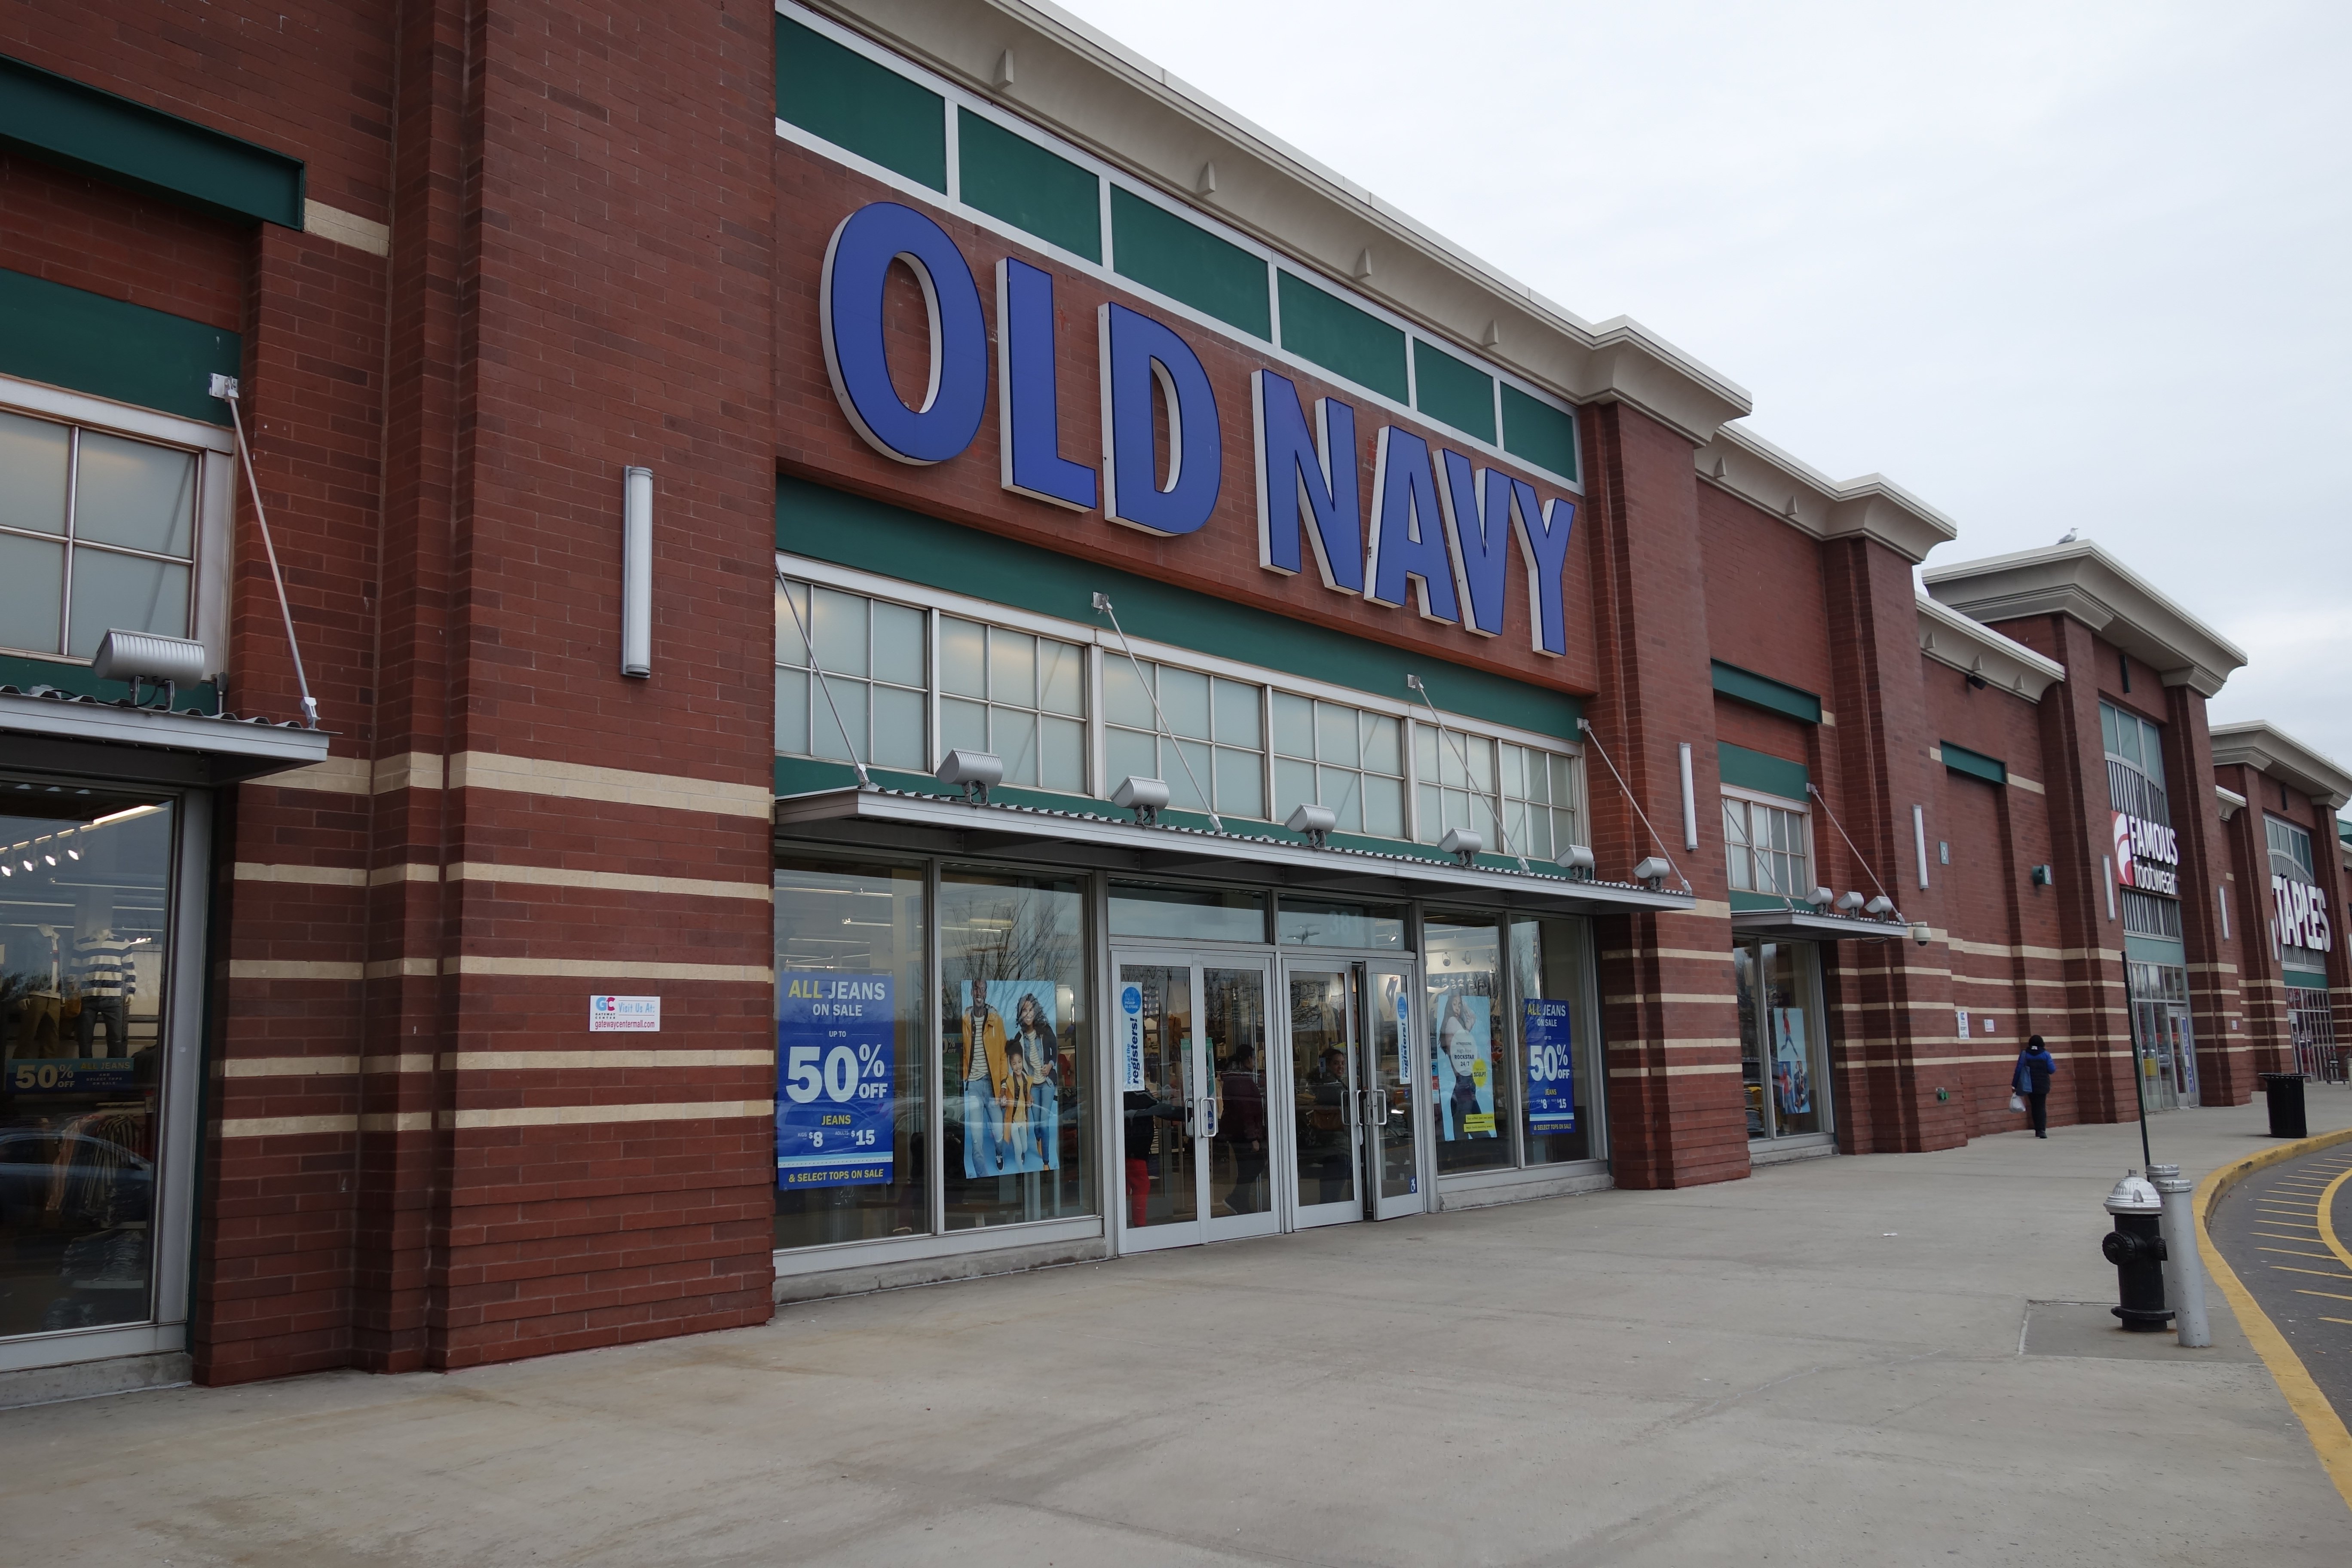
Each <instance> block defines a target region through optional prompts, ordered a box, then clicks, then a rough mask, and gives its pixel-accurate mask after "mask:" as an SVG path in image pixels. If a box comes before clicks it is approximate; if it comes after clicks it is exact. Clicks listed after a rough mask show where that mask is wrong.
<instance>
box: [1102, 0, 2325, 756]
mask: <svg viewBox="0 0 2352 1568" xmlns="http://www.w3.org/2000/svg"><path fill="white" fill-rule="evenodd" d="M1062 3H1063V4H1064V5H1066V6H1068V8H1069V9H1071V10H1072V11H1074V12H1075V13H1076V15H1078V16H1082V17H1083V18H1085V19H1086V20H1087V22H1089V23H1091V24H1092V25H1094V26H1097V27H1099V28H1101V29H1102V30H1103V31H1105V32H1107V33H1108V34H1109V35H1110V36H1111V37H1115V38H1117V39H1118V40H1119V41H1120V42H1122V43H1124V44H1126V45H1127V46H1129V47H1131V48H1134V49H1136V50H1138V51H1139V52H1140V53H1141V54H1143V55H1144V56H1146V57H1147V58H1150V59H1153V60H1155V61H1157V62H1158V63H1160V65H1162V66H1164V67H1166V68H1168V69H1169V70H1170V71H1171V72H1173V73H1174V74H1176V75H1177V76H1179V77H1181V78H1183V79H1186V80H1187V81H1189V82H1191V83H1192V84H1193V85H1194V86H1195V87H1196V88H1198V89H1201V90H1202V91H1203V92H1205V93H1207V94H1208V95H1209V96H1210V97H1212V98H1215V99H1217V100H1221V101H1222V102H1223V103H1224V104H1225V105H1227V106H1228V107H1229V108H1231V109H1233V110H1234V111H1236V112H1237V113H1239V114H1241V115H1243V116H1244V117H1245V118H1247V119H1250V120H1253V121H1256V122H1257V123H1258V124H1260V125H1263V126H1265V128H1266V129H1268V130H1270V131H1272V132H1274V133H1275V134H1276V135H1278V136H1280V137H1282V138H1283V139H1285V140H1286V141H1287V142H1291V143H1292V144H1293V145H1295V146H1297V147H1298V148H1300V149H1302V150H1303V151H1305V152H1306V153H1308V154H1310V155H1311V156H1313V157H1316V158H1318V159H1320V160H1322V161H1323V162H1324V163H1328V164H1329V165H1331V166H1332V167H1333V168H1335V169H1337V170H1339V172H1340V173H1341V174H1346V175H1348V176H1349V178H1351V179H1354V180H1355V181H1357V182H1358V183H1359V184H1363V185H1365V186H1368V187H1369V188H1370V189H1371V190H1373V191H1375V192H1377V193H1378V194H1379V195H1381V197H1383V198H1384V199H1386V200H1387V201H1389V202H1391V203H1392V204H1394V205H1397V206H1398V207H1400V208H1402V210H1403V211H1405V212H1407V213H1409V214H1411V215H1412V216H1413V217H1415V218H1416V219H1417V220H1419V221H1420V222H1422V223H1423V224H1426V225H1428V226H1431V227H1433V228H1434V229H1436V230H1437V231H1438V232H1440V233H1442V234H1444V235H1445V236H1446V237H1449V238H1450V239H1452V240H1453V241H1454V242H1455V243H1456V244H1458V245H1461V246H1463V247H1465V248H1467V249H1468V250H1470V251H1471V252H1473V253H1474V254H1475V255H1478V256H1480V257H1483V258H1485V259H1486V260H1487V261H1488V262H1490V263H1492V264H1493V265H1495V266H1496V267H1499V268H1502V269H1503V270H1504V271H1506V272H1508V273H1510V274H1512V275H1513V276H1515V277H1517V278H1518V279H1520V280H1521V281H1523V282H1526V283H1528V285H1530V286H1532V287H1533V288H1535V289H1538V290H1540V291H1541V292H1543V293H1544V294H1546V295H1548V296H1549V297H1550V298H1552V299H1553V300H1558V301H1559V303H1561V304H1562V305H1565V306H1566V307H1567V308H1569V309H1570V310H1574V311H1575V312H1576V313H1577V314H1579V315H1580V316H1582V317H1584V318H1585V319H1586V320H1588V321H1601V320H1605V319H1606V318H1608V317H1611V316H1615V315H1620V314H1622V315H1627V316H1632V317H1633V318H1634V319H1636V320H1638V321H1641V322H1643V324H1644V325H1645V326H1647V327H1649V328H1650V329H1651V330H1652V331H1655V332H1657V333H1659V334H1660V335H1661V336H1663V337H1664V338H1665V339H1666V340H1667V341H1668V342H1673V343H1675V344H1676V345H1678V346H1679V347H1681V348H1682V349H1683V350H1684V351H1685V353H1691V354H1694V355H1696V357H1697V358H1699V359H1700V360H1702V361H1704V362H1705V363H1707V364H1709V365H1711V366H1713V367H1714V368H1715V369H1717V371H1719V372H1720V373H1722V374H1725V375H1727V376H1729V377H1730V378H1731V379H1732V380H1734V381H1736V382H1738V383H1739V384H1741V385H1743V386H1745V387H1746V388H1748V392H1749V394H1750V395H1752V396H1753V397H1754V398H1755V402H1756V412H1755V413H1754V414H1753V415H1751V416H1749V417H1748V421H1747V424H1748V426H1749V427H1751V428H1753V429H1754V430H1756V431H1757V432H1758V433H1759V434H1760V435H1762V436H1764V437H1766V438H1767V439H1769V440H1771V441H1773V442H1775V443H1777V444H1778V445H1780V447H1784V448H1786V449H1787V450H1789V451H1790V452H1792V453H1794V454H1795V455H1797V456H1798V457H1799V458H1803V459H1804V460H1805V461H1807V462H1809V463H1811V464H1812V465H1813V466H1814V467H1816V468H1821V469H1822V470H1824V471H1826V472H1827V473H1829V474H1830V475H1831V476H1832V477H1833V478H1836V479H1849V478H1853V477H1854V476H1857V475H1861V474H1866V473H1873V472H1876V473H1883V474H1885V475H1886V476H1887V477H1888V478H1889V479H1894V480H1895V482H1897V483H1899V484H1901V485H1903V486H1905V487H1906V488H1907V489H1910V490H1911V491H1912V492H1913V493H1914V494H1916V495H1918V496H1920V497H1921V498H1922V499H1924V500H1927V502H1929V503H1930V504H1931V505H1934V506H1936V507H1937V508H1939V509H1940V510H1942V511H1944V512H1945V514H1946V515H1948V516H1949V517H1951V518H1952V519H1953V520H1955V521H1957V522H1958V524H1959V527H1960V531H1961V532H1960V538H1959V540H1958V542H1955V543H1953V544H1949V545H1946V546H1944V547H1943V548H1942V549H1940V550H1938V551H1937V552H1935V553H1934V554H1933V555H1931V556H1929V557H1928V563H1929V564H1930V565H1936V564H1941V563H1945V562H1950V561H1962V560H1968V559H1972V558H1974V557H1977V556H1981V555H1991V554H1997V553H2000V552H2004V551H2010V550H2021V549H2026V548H2030V547H2032V546H2034V545H2041V544H2049V543H2053V542H2055V541H2056V540H2057V539H2058V538H2059V536H2060V535H2062V534H2063V533H2064V532H2065V531H2067V530H2068V529H2070V528H2079V529H2080V530H2082V531H2083V533H2084V536H2085V537H2087V538H2091V539H2095V540H2096V541H2098V542H2099V543H2101V544H2102V545H2104V546H2105V547H2106V548H2107V549H2108V550H2109V551H2111V552H2114V553H2115V554H2116V555H2117V556H2118V557H2120V558H2121V559H2122V560H2124V561H2125V562H2126V563H2127V564H2129V565H2130V566H2131V567H2132V568H2133V569H2134V570H2135V571H2137V572H2138V573H2139V574H2141V576H2143V577H2145V578H2146V579H2147V580H2148V581H2149V582H2150V583H2152V584H2155V585H2156V586H2157V587H2158V589H2159V590H2161V591H2162V592H2164V593H2166V594H2167V595H2170V596H2171V597H2172V598H2173V599H2174V600H2175V601H2176V602H2178V603H2179V604H2180V605H2182V606H2183V607H2184V608H2186V609H2187V610H2189V613H2191V614H2192V615H2194V616H2198V617H2199V618H2200V619H2201V620H2203V621H2204V622H2205V623H2206V624H2207V625H2209V626H2212V627H2214V628H2215V629H2217V630H2219V631H2220V632H2221V633H2222V634H2223V635H2224V636H2226V637H2229V638H2230V639H2231V641H2233V642H2235V643H2236V644H2237V645H2238V646H2239V647H2242V648H2243V649H2244V650H2245V651H2246V653H2247V654H2248V656H2249V659H2250V662H2249V663H2248V664H2247V666H2246V668H2243V669H2242V670H2240V671H2239V672H2238V673H2237V674H2236V675H2234V676H2232V677H2231V679H2230V683H2229V685H2228V686H2227V687H2226V688H2225V689H2223V690H2222V692H2221V696H2220V697H2219V698H2218V699H2216V700H2215V701H2214V704H2213V710H2212V712H2213V719H2214V721H2215V722H2217V723H2220V722H2227V721H2231V720H2240V719H2257V718H2265V719H2269V720H2271V721H2273V722H2274V723H2276V724H2278V725H2280V726H2281V727H2282V728H2284V729H2285V730H2286V731H2289V732H2290V733H2292V734H2294V735H2295V736H2296V737H2297V738H2299V739H2301V740H2303V741H2305V742H2307V743H2309V744H2311V745H2313V746H2315V747H2317V748H2318V749H2320V750H2321V751H2323V752H2327V753H2329V754H2331V755H2333V756H2334V757H2336V759H2337V760H2338V761H2340V762H2342V763H2346V764H2347V765H2352V700H2347V684H2352V526H2347V521H2352V519H2347V505H2346V501H2345V497H2346V495H2347V487H2352V463H2347V461H2346V458H2347V455H2352V454H2347V439H2346V433H2347V424H2352V420H2348V419H2347V415H2352V392H2347V359H2352V304H2347V300H2352V246H2347V240H2352V218H2347V205H2352V200H2348V199H2347V191H2352V71H2347V67H2352V5H2344V4H2341V3H2340V0H2339V3H2336V4H2333V5H2260V4H2244V3H2240V4H2235V5H2203V6H2199V7H2191V6H2188V5H2158V4H2130V5H2120V4H2118V5H2107V4H2082V3H2074V4H2068V3H2061V4H2051V3H2050V0H2042V3H2040V4H2034V5H2015V4H2010V3H2008V0H1977V3H1975V4H1971V5H1964V6H1938V7H1929V6H1925V5H1909V6H1891V5H1883V4H1878V5H1845V4H1831V3H1826V0H1822V3H1816V0H1781V3H1779V4H1773V5H1732V4H1722V3H1717V4H1688V3H1685V4H1676V3H1670V0H1651V3H1650V4H1646V5H1624V4H1622V3H1619V0H1612V3H1610V4H1591V3H1588V0H1549V3H1546V4H1517V3H1513V0H1452V3H1451V4H1449V5H1445V6H1444V7H1442V8H1436V7H1432V6H1430V5H1426V4H1417V5H1407V4H1402V3H1400V0H1348V3H1346V4H1336V3H1332V0H1279V3H1270V0H1184V4H1181V5H1169V4H1167V3H1166V0H1062Z"/></svg>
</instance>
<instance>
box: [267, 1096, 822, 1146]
mask: <svg viewBox="0 0 2352 1568" xmlns="http://www.w3.org/2000/svg"><path fill="white" fill-rule="evenodd" d="M775 1113H776V1105H775V1101H773V1100H663V1101H658V1102H656V1103H652V1104H636V1105H526V1106H508V1107H502V1108H499V1109H495V1110H444V1111H439V1112H437V1113H436V1112H433V1111H425V1110H398V1111H384V1112H380V1113H372V1114H370V1115H366V1116H254V1117H242V1118H232V1119H229V1120H226V1121H222V1122H221V1124H220V1135H221V1136H222V1137H224V1138H299V1137H315V1136H318V1135H319V1134H321V1133H341V1132H359V1131H370V1132H409V1131H423V1130H425V1129H426V1128H428V1127H433V1126H439V1127H443V1128H446V1129H452V1130H456V1131H472V1130H476V1129H480V1128H488V1127H593V1126H609V1125H612V1124H614V1123H616V1122H631V1121H740V1120H746V1119H750V1118H756V1117H768V1116H773V1115H774V1114H775Z"/></svg>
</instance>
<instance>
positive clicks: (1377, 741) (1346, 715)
mask: <svg viewBox="0 0 2352 1568" xmlns="http://www.w3.org/2000/svg"><path fill="white" fill-rule="evenodd" d="M1300 805H1325V806H1328V807H1330V808H1331V815H1332V816H1334V817H1336V818H1337V819H1338V822H1337V824H1336V826H1338V828H1339V831H1340V832H1342V833H1363V834H1369V835H1370V836H1371V837H1375V838H1402V837H1404V744H1403V741H1402V723H1401V721H1398V720H1395V719H1391V718H1389V717H1387V716H1386V715H1384V714H1380V713H1366V712H1364V711H1362V710H1359V709H1355V708H1349V707H1348V706H1346V705H1345V704H1343V703H1339V702H1322V701H1315V700H1309V699H1307V698H1305V697H1296V696H1293V695H1292V694H1291V693H1289V692H1287V691H1277V692H1276V693H1274V815H1275V816H1276V818H1277V819H1280V820H1287V819H1288V817H1289V816H1290V814H1291V812H1292V811H1294V810H1296V809H1297V807H1299V806H1300Z"/></svg>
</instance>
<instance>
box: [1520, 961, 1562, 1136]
mask: <svg viewBox="0 0 2352 1568" xmlns="http://www.w3.org/2000/svg"><path fill="white" fill-rule="evenodd" d="M1519 1008H1520V1013H1521V1019H1520V1023H1521V1026H1522V1030H1523V1035H1524V1037H1525V1039H1526V1041H1527V1052H1528V1136H1529V1137H1531V1138H1540V1137H1542V1136H1544V1135H1545V1134H1546V1133H1549V1132H1573V1131H1576V1084H1575V1060H1576V1053H1575V1052H1574V1051H1573V1050H1572V1049H1571V1048H1570V1043H1569V1023H1568V1004H1567V1003H1565V1002H1559V1001H1555V1000H1553V999H1551V998H1550V997H1546V996H1526V997H1522V998H1520V1001H1519Z"/></svg>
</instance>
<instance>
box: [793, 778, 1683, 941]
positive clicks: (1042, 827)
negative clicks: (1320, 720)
mask: <svg viewBox="0 0 2352 1568" xmlns="http://www.w3.org/2000/svg"><path fill="white" fill-rule="evenodd" d="M776 829H777V831H778V833H780V834H789V835H791V836H792V837H795V838H803V839H806V838H823V839H827V840H831V841H834V842H837V843H844V844H858V845H866V846H871V847H893V848H909V849H920V850H926V851H929V852H932V853H940V854H957V855H988V856H992V857H997V856H1011V855H1017V856H1019V857H1020V858H1022V859H1024V860H1025V861H1029V862H1032V863H1035V864H1041V865H1048V866H1055V867H1066V868H1070V869H1073V870H1107V871H1118V872H1122V873H1128V874H1132V875H1139V876H1155V875H1161V876H1186V877H1209V878H1215V879H1220V880H1224V881H1237V882H1247V883H1255V884H1257V885H1260V886H1265V887H1273V888H1280V889H1289V890H1291V891H1294V892H1301V893H1306V892H1312V893H1317V894H1329V895H1335V896H1339V897H1348V898H1389V899H1403V898H1445V897H1452V898H1465V897H1470V898H1475V899H1476V900H1478V901H1480V902H1482V903H1487V904H1493V905H1496V906H1499V907H1501V908H1504V909H1515V910H1549V911H1551V912H1554V913H1584V914H1612V913H1622V912H1628V911H1633V910H1656V911H1662V912H1664V911H1678V910H1689V909H1692V908H1694V907H1695V906H1696V903H1697V900H1696V899H1694V898H1693V897H1692V896H1691V895H1689V894H1687V893H1670V892H1661V891H1656V890H1654V889H1649V888H1644V887H1640V886H1637V885H1635V884H1633V883H1628V882H1585V881H1576V880H1572V879H1570V878H1567V877H1564V876H1560V875H1559V874H1557V873H1551V872H1546V871H1543V870H1538V869H1532V868H1531V869H1528V870H1526V871H1521V870H1518V869H1517V868H1512V869H1502V868H1496V867H1494V866H1492V865H1491V864H1489V865H1480V866H1476V867H1465V866H1462V865H1459V864H1457V863H1456V862H1454V860H1452V859H1450V858H1437V857H1435V855H1434V852H1431V853H1430V854H1428V855H1413V854H1409V853H1393V854H1391V853H1383V852H1381V851H1377V850H1369V849H1350V848H1340V847H1336V846H1334V847H1327V848H1322V849H1318V848H1315V847H1311V846H1309V845H1307V844H1303V843H1300V842H1297V841H1296V840H1286V839H1278V838H1267V837H1256V836H1254V835H1250V834H1237V833H1211V832H1207V831H1204V830H1202V829H1200V828H1192V827H1172V826H1155V827H1145V826H1140V825H1139V824H1137V823H1133V822H1128V821H1123V820H1121V819H1120V818H1118V817H1112V816H1094V815H1091V814H1088V813H1082V812H1070V811H1050V810H1045V809H1041V808H1039V807H1036V806H1026V805H1007V804H1003V803H999V802H992V803H990V804H988V805H971V804H969V803H967V802H964V801H961V800H958V799H953V798H950V797H943V796H940V795H917V794H913V793H910V792H907V791H901V790H889V789H835V790H822V791H818V792H816V793H814V794H810V795H786V796H784V797H782V799H779V800H778V801H777V802H776ZM1497 858H1499V857H1494V856H1489V857H1487V858H1486V859H1487V860H1488V861H1490V862H1491V861H1493V860H1495V859H1497Z"/></svg>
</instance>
